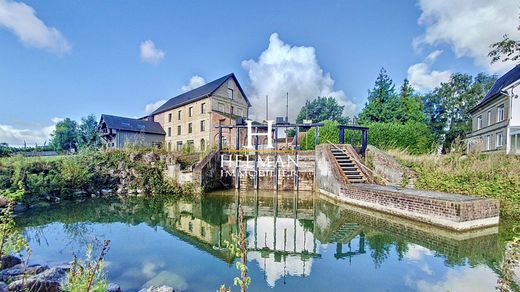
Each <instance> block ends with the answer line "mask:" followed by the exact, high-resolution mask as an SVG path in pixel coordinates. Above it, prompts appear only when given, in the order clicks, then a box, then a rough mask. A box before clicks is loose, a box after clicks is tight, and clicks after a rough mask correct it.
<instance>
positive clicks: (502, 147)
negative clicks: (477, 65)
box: [466, 65, 520, 154]
mask: <svg viewBox="0 0 520 292" xmlns="http://www.w3.org/2000/svg"><path fill="white" fill-rule="evenodd" d="M519 85H520V65H517V66H515V67H514V68H513V69H511V70H510V71H509V72H507V73H506V74H504V75H503V76H502V77H500V78H499V79H498V80H497V81H496V82H495V84H494V85H493V87H491V89H490V90H489V92H488V93H487V94H486V96H485V97H484V98H483V99H482V100H481V101H480V102H479V103H478V104H477V105H476V106H475V107H474V108H473V109H471V111H470V114H471V122H472V131H471V133H470V134H468V135H467V138H466V142H467V150H468V152H469V151H473V150H477V149H478V150H480V151H484V152H492V151H495V152H497V151H500V152H505V153H507V154H520V98H519V89H518V88H517V87H518V86H519Z"/></svg>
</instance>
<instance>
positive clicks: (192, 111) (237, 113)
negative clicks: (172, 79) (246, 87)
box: [146, 73, 251, 151]
mask: <svg viewBox="0 0 520 292" xmlns="http://www.w3.org/2000/svg"><path fill="white" fill-rule="evenodd" d="M249 107H251V104H250V103H249V100H248V99H247V96H246V95H245V93H244V91H243V90H242V87H241V86H240V84H239V82H238V80H237V78H236V77H235V74H233V73H231V74H228V75H226V76H223V77H221V78H219V79H217V80H214V81H211V82H209V83H207V84H205V85H203V86H201V87H198V88H195V89H193V90H191V91H188V92H185V93H183V94H180V95H178V96H176V97H173V98H171V99H170V100H168V101H167V102H166V103H164V104H163V105H162V106H160V107H159V108H158V109H157V110H155V111H154V112H152V113H151V114H150V115H149V116H148V117H146V119H147V120H148V121H153V122H157V123H159V124H161V126H162V128H163V129H164V131H165V132H166V136H165V141H164V147H165V148H166V149H167V150H170V151H174V150H181V149H183V148H185V147H189V148H192V149H194V150H197V151H205V150H206V149H209V148H212V147H213V146H214V145H216V143H218V129H216V128H215V126H216V125H219V124H222V125H234V124H235V121H236V119H237V118H238V117H243V118H247V117H248V115H249ZM241 140H242V139H241ZM223 144H224V146H228V147H234V144H235V130H228V129H224V131H223Z"/></svg>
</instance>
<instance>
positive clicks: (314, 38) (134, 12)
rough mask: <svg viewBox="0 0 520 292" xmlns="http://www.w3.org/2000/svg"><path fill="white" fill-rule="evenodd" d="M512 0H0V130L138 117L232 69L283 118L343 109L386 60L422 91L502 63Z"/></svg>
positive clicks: (20, 139) (502, 68) (353, 107)
mask: <svg viewBox="0 0 520 292" xmlns="http://www.w3.org/2000/svg"><path fill="white" fill-rule="evenodd" d="M519 9H520V2H518V1H516V0H494V1H488V0H457V1H437V0H418V1H412V0H401V1H382V0H377V1H376V0H367V1H308V0H301V1H270V0H264V1H197V0H193V1H187V0H184V1H183V0H179V1H122V0H121V1H97V0H92V1H69V0H55V1H12V0H0V142H7V143H9V144H10V145H22V144H23V143H24V141H25V142H26V143H27V144H28V145H33V144H34V143H38V144H40V145H41V144H42V143H44V142H45V141H48V139H49V135H50V133H51V132H52V130H53V129H54V125H55V123H56V122H58V121H60V120H62V119H63V118H66V117H70V118H72V119H75V120H79V119H80V118H81V117H84V116H87V115H89V114H94V115H96V117H98V118H99V116H100V115H101V114H103V113H106V114H114V115H122V116H127V117H142V116H144V115H146V113H149V112H150V111H152V110H153V109H154V108H157V107H158V106H159V105H160V104H161V103H162V102H164V101H165V100H167V99H169V98H171V97H174V96H176V95H178V94H180V93H182V92H184V91H187V90H190V89H192V88H195V87H197V86H200V85H203V84H204V83H206V82H210V81H212V80H214V79H217V78H219V77H221V76H224V75H226V74H228V73H230V72H233V73H235V75H236V76H237V78H238V80H239V82H240V83H241V85H242V87H243V88H244V90H245V92H246V94H247V96H248V98H249V99H250V100H251V102H252V104H253V108H252V113H251V118H254V119H261V118H262V117H264V116H265V108H264V107H265V106H264V105H265V96H266V95H268V96H269V102H270V106H269V109H270V113H269V116H270V117H274V116H283V115H284V113H285V95H286V93H287V92H288V93H289V99H290V101H289V106H290V110H289V112H290V113H289V116H290V119H291V120H294V118H295V117H296V115H297V114H298V112H299V110H300V108H301V106H303V105H304V104H305V101H306V100H307V99H312V98H314V97H316V96H333V97H335V98H336V99H337V100H338V102H339V103H340V104H341V105H343V106H344V113H345V114H346V115H349V116H353V115H355V114H356V113H359V111H360V110H361V109H362V108H363V106H364V104H365V103H366V98H367V92H368V89H370V88H371V87H372V86H373V84H374V81H375V79H376V77H377V75H378V72H379V70H380V69H381V67H384V68H385V69H386V70H387V71H388V74H389V75H390V77H391V78H392V79H393V80H394V82H395V83H396V85H397V86H399V85H400V84H401V83H402V81H403V80H404V79H405V78H408V79H409V80H410V81H411V83H412V84H413V85H414V86H415V88H416V89H417V90H419V91H423V92H426V91H428V90H431V89H432V88H434V87H435V86H437V85H439V84H440V83H441V82H444V81H447V80H448V79H449V76H450V74H451V73H453V72H463V73H468V74H476V73H478V72H486V73H490V74H502V73H505V72H506V71H507V70H508V69H510V68H512V66H513V65H512V64H511V63H498V64H494V65H490V64H489V58H488V57H487V53H488V51H489V44H491V43H493V42H496V41H498V40H500V39H501V38H502V35H504V34H509V35H510V36H512V37H513V38H516V39H518V38H520V35H519V31H518V30H517V26H518V25H519V22H520V21H519V19H518V15H519V11H520V10H519Z"/></svg>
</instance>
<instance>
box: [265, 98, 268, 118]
mask: <svg viewBox="0 0 520 292" xmlns="http://www.w3.org/2000/svg"><path fill="white" fill-rule="evenodd" d="M265 121H266V122H267V121H269V95H266V96H265Z"/></svg>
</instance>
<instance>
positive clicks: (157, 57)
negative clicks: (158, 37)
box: [141, 40, 166, 64]
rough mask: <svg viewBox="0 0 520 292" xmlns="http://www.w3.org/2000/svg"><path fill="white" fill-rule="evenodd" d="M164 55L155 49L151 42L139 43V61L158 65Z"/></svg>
mask: <svg viewBox="0 0 520 292" xmlns="http://www.w3.org/2000/svg"><path fill="white" fill-rule="evenodd" d="M165 55H166V53H165V52H164V51H162V50H160V49H158V48H156V47H155V44H154V43H153V42H152V41H151V40H146V41H144V42H142V43H141V60H142V61H143V62H147V63H150V64H159V63H160V62H161V61H162V60H163V59H164V56H165Z"/></svg>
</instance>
